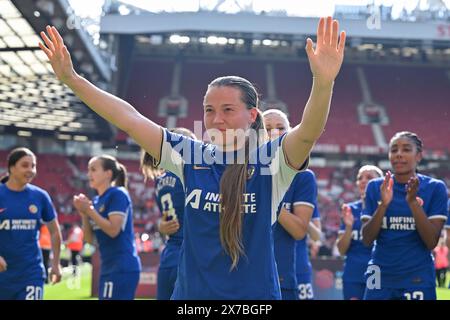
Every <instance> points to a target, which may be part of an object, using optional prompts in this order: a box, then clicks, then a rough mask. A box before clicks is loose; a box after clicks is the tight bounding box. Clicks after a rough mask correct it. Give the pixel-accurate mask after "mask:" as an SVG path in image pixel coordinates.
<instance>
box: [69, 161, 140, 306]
mask: <svg viewBox="0 0 450 320" xmlns="http://www.w3.org/2000/svg"><path fill="white" fill-rule="evenodd" d="M88 178H89V185H90V187H91V188H92V189H94V190H95V191H96V192H97V195H96V196H95V197H94V198H93V199H92V201H90V200H89V198H88V197H87V196H86V195H84V194H82V193H81V194H79V195H75V196H74V197H73V204H74V206H75V208H76V209H77V210H78V212H79V213H80V215H81V218H82V225H83V233H84V239H85V241H86V242H88V243H90V244H93V243H94V235H95V239H96V240H97V243H98V248H99V251H100V258H101V267H100V284H99V299H100V300H132V299H134V296H135V292H136V288H137V286H138V283H139V276H140V271H141V261H140V258H139V256H138V254H137V251H136V245H135V242H134V230H133V203H132V202H131V198H130V195H129V194H128V190H127V171H126V168H125V166H124V165H123V164H121V163H119V162H118V161H117V159H115V158H114V157H111V156H108V155H101V156H98V157H93V158H91V159H90V160H89V165H88Z"/></svg>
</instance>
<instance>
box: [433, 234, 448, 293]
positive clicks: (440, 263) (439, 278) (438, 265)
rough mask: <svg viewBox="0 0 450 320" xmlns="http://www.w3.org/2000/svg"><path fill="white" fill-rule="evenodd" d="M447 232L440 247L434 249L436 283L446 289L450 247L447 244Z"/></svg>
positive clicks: (443, 235)
mask: <svg viewBox="0 0 450 320" xmlns="http://www.w3.org/2000/svg"><path fill="white" fill-rule="evenodd" d="M445 235H446V234H445V232H443V233H442V234H441V237H440V238H439V242H438V245H437V246H436V248H434V249H433V256H434V265H435V269H436V282H437V285H438V287H440V288H445V284H446V282H447V271H448V247H447V245H446V243H445Z"/></svg>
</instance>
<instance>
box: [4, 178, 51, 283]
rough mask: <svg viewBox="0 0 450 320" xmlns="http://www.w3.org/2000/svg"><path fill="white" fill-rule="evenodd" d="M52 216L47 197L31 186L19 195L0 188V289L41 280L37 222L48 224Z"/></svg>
mask: <svg viewBox="0 0 450 320" xmlns="http://www.w3.org/2000/svg"><path fill="white" fill-rule="evenodd" d="M55 218H56V212H55V209H54V207H53V205H52V202H51V199H50V196H49V195H48V193H47V192H46V191H45V190H43V189H41V188H39V187H37V186H35V185H32V184H28V185H27V186H26V187H25V189H24V190H22V191H13V190H10V189H8V187H7V186H6V184H0V256H2V257H3V258H4V259H5V261H6V263H7V264H8V268H7V270H6V271H5V272H0V290H1V287H3V286H9V287H11V286H13V285H18V286H20V284H21V283H23V282H27V281H30V280H39V279H45V271H44V265H43V263H42V255H41V251H40V249H39V243H38V242H39V229H40V226H41V220H42V221H44V222H50V221H52V220H54V219H55Z"/></svg>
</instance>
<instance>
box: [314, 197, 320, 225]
mask: <svg viewBox="0 0 450 320" xmlns="http://www.w3.org/2000/svg"><path fill="white" fill-rule="evenodd" d="M316 199H317V198H316ZM317 219H318V220H320V211H319V207H318V206H317V201H316V203H315V206H314V211H313V214H312V220H317Z"/></svg>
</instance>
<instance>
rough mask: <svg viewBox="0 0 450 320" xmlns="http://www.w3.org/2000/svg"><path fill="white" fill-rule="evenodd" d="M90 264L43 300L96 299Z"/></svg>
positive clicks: (441, 296) (444, 296)
mask: <svg viewBox="0 0 450 320" xmlns="http://www.w3.org/2000/svg"><path fill="white" fill-rule="evenodd" d="M91 278H92V266H91V265H90V264H89V263H84V264H83V266H82V267H81V274H80V277H79V278H74V277H73V276H72V269H71V268H64V269H63V279H62V281H61V282H60V283H57V284H55V285H45V288H44V300H97V298H92V297H91ZM449 283H450V272H449V273H447V284H446V288H437V289H436V293H437V299H438V300H450V289H447V288H448V285H449Z"/></svg>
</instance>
